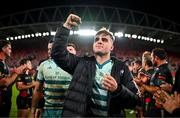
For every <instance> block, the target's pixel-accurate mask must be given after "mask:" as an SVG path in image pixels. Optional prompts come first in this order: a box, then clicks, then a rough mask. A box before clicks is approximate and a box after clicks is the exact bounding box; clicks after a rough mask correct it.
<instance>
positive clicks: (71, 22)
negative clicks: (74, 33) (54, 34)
mask: <svg viewBox="0 0 180 118" xmlns="http://www.w3.org/2000/svg"><path fill="white" fill-rule="evenodd" d="M80 23H81V18H80V17H79V16H77V15H75V14H70V15H69V16H68V18H67V19H66V22H65V23H64V24H63V26H64V27H66V28H67V29H69V30H71V29H72V28H73V27H75V26H78V25H79V24H80Z"/></svg>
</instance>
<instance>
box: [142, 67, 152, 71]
mask: <svg viewBox="0 0 180 118" xmlns="http://www.w3.org/2000/svg"><path fill="white" fill-rule="evenodd" d="M144 69H145V71H148V70H150V69H153V67H145V68H144Z"/></svg>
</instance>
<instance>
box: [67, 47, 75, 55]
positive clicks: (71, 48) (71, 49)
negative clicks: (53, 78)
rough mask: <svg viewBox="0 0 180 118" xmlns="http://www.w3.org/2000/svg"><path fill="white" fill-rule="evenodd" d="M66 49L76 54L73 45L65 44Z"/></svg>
mask: <svg viewBox="0 0 180 118" xmlns="http://www.w3.org/2000/svg"><path fill="white" fill-rule="evenodd" d="M66 49H67V51H68V52H69V53H71V54H74V55H76V50H75V49H74V47H73V46H67V47H66Z"/></svg>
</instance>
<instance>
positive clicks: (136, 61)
mask: <svg viewBox="0 0 180 118" xmlns="http://www.w3.org/2000/svg"><path fill="white" fill-rule="evenodd" d="M134 63H135V64H138V65H142V61H141V60H135V61H134Z"/></svg>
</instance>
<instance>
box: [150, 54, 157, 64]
mask: <svg viewBox="0 0 180 118" xmlns="http://www.w3.org/2000/svg"><path fill="white" fill-rule="evenodd" d="M151 61H152V63H153V65H154V66H156V65H157V57H156V56H154V54H153V53H151Z"/></svg>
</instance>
